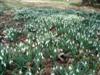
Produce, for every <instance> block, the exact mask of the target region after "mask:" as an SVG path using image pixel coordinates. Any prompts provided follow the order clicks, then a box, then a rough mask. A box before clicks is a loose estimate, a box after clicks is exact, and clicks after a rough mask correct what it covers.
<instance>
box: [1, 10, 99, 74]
mask: <svg viewBox="0 0 100 75" xmlns="http://www.w3.org/2000/svg"><path fill="white" fill-rule="evenodd" d="M13 11H14V12H13V13H14V16H13V20H15V21H18V22H20V21H21V22H23V23H24V24H25V25H24V26H23V27H22V28H13V27H9V28H7V27H5V29H4V30H3V32H1V33H0V75H96V73H98V71H99V70H100V52H99V51H100V14H99V13H95V12H91V13H85V12H81V11H75V10H57V9H47V8H45V9H33V8H32V9H31V8H21V9H14V10H13ZM98 75H99V74H98Z"/></svg>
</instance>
